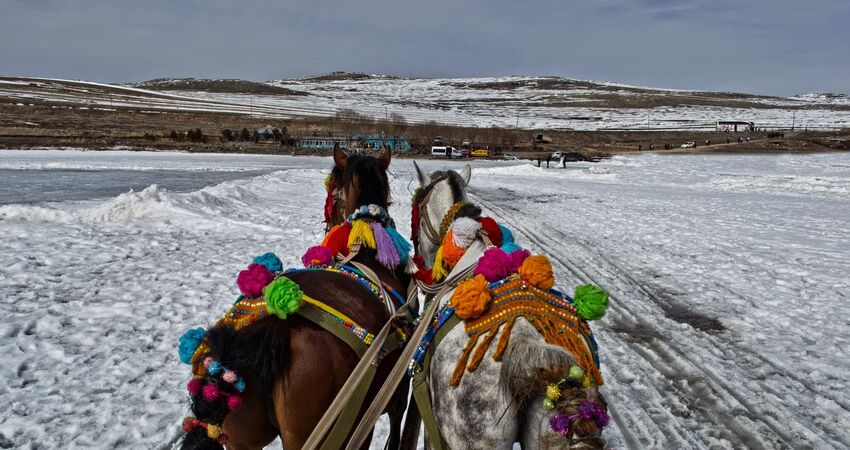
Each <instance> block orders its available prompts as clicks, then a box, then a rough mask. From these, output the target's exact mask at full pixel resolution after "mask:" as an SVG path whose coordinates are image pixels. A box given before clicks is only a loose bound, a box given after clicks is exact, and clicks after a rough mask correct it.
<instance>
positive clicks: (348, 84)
mask: <svg viewBox="0 0 850 450" xmlns="http://www.w3.org/2000/svg"><path fill="white" fill-rule="evenodd" d="M178 82H179V80H178V81H175V83H178ZM268 84H271V85H274V86H280V87H285V88H287V89H291V90H294V91H299V92H304V93H307V94H309V95H303V96H302V95H264V94H240V93H216V92H204V91H171V90H168V91H155V90H150V89H140V88H137V87H130V86H112V85H105V84H101V83H90V82H83V81H68V80H52V79H43V78H26V79H8V80H0V98H5V99H6V100H7V101H9V102H14V103H16V104H17V105H19V106H21V107H26V106H28V105H30V104H33V102H41V101H47V102H50V103H51V104H54V106H56V107H58V106H57V105H68V106H73V107H75V108H97V109H102V110H113V109H115V108H119V107H121V108H133V109H138V110H141V111H143V112H147V113H157V112H161V111H197V112H224V113H235V114H245V115H251V116H257V117H268V118H270V119H274V118H277V119H279V118H293V117H329V116H333V115H334V114H336V113H337V112H338V111H340V110H342V109H352V110H354V111H356V112H358V113H360V114H362V115H365V116H369V117H372V118H376V119H385V118H389V117H391V115H392V114H398V115H401V116H403V117H404V118H405V120H406V121H407V122H409V123H423V122H429V121H436V122H440V123H444V124H451V125H459V126H472V127H490V126H499V127H519V128H525V129H573V130H604V129H643V128H652V129H670V128H674V129H683V128H684V129H701V130H713V129H714V127H715V121H717V120H747V121H753V122H755V123H756V124H757V126H759V127H783V128H787V127H791V126H792V124H794V125H796V126H797V127H800V128H804V127H808V128H816V127H821V128H824V127H826V128H840V127H848V126H850V110H848V109H847V108H846V107H847V105H848V100H847V98H848V97H847V96H846V95H840V94H809V95H802V96H796V97H760V96H750V95H746V94H740V95H738V94H736V95H731V96H730V95H727V94H723V93H713V92H699V91H681V90H671V89H654V88H645V87H634V86H625V85H620V84H615V83H606V82H598V81H585V80H572V79H568V78H554V77H522V76H513V77H490V78H457V79H421V78H392V77H382V76H371V77H368V78H364V79H342V80H324V79H301V80H278V81H272V82H268ZM652 105H662V106H654V107H652ZM664 105H666V106H664Z"/></svg>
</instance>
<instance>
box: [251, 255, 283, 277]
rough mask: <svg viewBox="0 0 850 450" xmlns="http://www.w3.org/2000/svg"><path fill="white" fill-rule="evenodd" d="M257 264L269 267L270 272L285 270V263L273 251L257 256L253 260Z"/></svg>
mask: <svg viewBox="0 0 850 450" xmlns="http://www.w3.org/2000/svg"><path fill="white" fill-rule="evenodd" d="M253 262H254V263H255V264H261V265H263V266H265V267H266V269H269V271H270V272H280V271H281V270H283V263H282V262H281V261H280V258H278V257H277V255H275V254H274V253H272V252H268V253H264V254H262V255H260V256H258V257H256V258H254V261H253Z"/></svg>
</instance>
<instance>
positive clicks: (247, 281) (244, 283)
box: [236, 263, 274, 297]
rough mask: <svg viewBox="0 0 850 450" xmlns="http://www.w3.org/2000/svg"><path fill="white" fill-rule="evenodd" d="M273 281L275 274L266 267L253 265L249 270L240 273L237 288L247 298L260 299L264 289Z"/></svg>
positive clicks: (237, 278)
mask: <svg viewBox="0 0 850 450" xmlns="http://www.w3.org/2000/svg"><path fill="white" fill-rule="evenodd" d="M272 280H274V274H272V273H271V272H270V271H269V269H267V268H266V266H264V265H262V264H257V263H252V264H250V265H249V266H248V268H247V269H245V270H243V271H241V272H239V275H238V276H237V277H236V286H238V287H239V291H240V292H242V294H243V295H245V296H247V297H259V296H260V294H262V292H263V288H264V287H266V285H267V284H269V283H270V282H271V281H272Z"/></svg>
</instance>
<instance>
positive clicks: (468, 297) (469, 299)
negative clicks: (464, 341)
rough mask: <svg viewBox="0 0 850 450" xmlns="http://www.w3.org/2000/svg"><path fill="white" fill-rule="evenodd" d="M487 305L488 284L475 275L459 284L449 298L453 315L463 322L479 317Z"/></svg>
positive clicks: (488, 302)
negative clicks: (453, 311)
mask: <svg viewBox="0 0 850 450" xmlns="http://www.w3.org/2000/svg"><path fill="white" fill-rule="evenodd" d="M489 304H490V284H489V283H488V282H487V280H486V279H485V278H484V276H483V275H476V276H474V277H473V278H469V279H467V280H465V281H464V282H463V283H460V284H459V285H458V287H457V288H456V289H455V291H454V293H453V294H452V298H451V305H452V307H454V309H455V314H457V316H458V317H460V318H461V319H463V320H467V319H475V318H476V317H479V316H481V314H483V313H484V311H486V310H487V306H488V305H489Z"/></svg>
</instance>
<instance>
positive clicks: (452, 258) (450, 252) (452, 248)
mask: <svg viewBox="0 0 850 450" xmlns="http://www.w3.org/2000/svg"><path fill="white" fill-rule="evenodd" d="M441 248H442V250H443V251H442V253H440V254H441V255H442V257H443V266H445V267H446V269H453V268H454V266H456V265H457V262H458V261H460V259H461V258H463V254H464V253H466V248H465V247H458V246H457V245H456V244H455V242H454V230H449V232H448V233H446V237H444V238H443V245H442V247H441Z"/></svg>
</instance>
